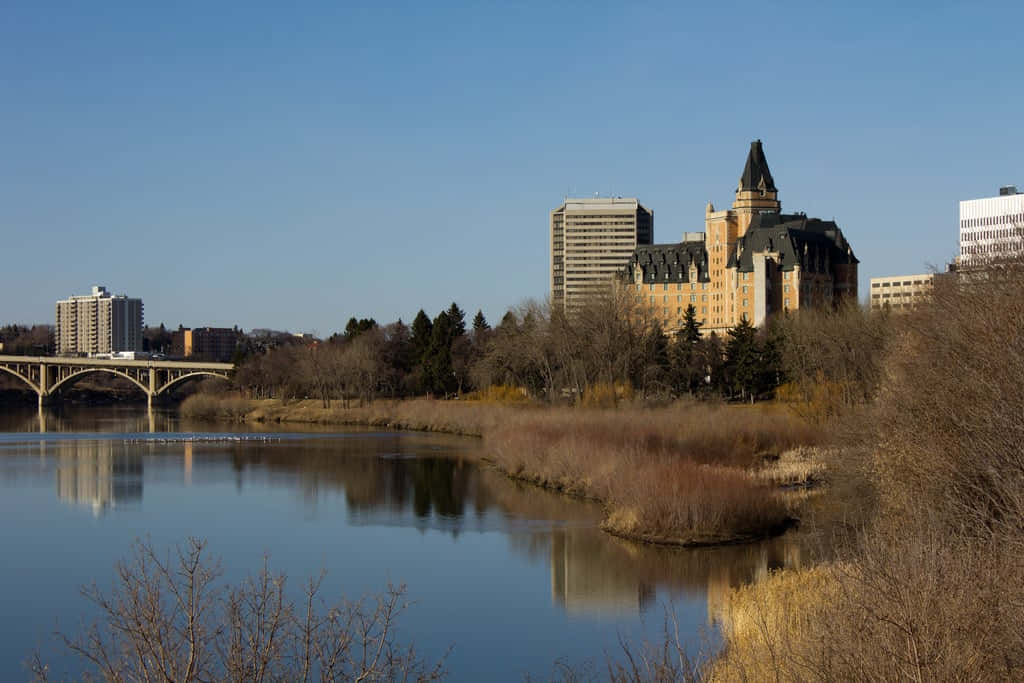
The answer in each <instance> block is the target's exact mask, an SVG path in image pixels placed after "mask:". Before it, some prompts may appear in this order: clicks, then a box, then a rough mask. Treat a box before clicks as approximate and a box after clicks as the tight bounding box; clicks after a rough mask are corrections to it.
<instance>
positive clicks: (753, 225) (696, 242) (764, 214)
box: [622, 140, 859, 335]
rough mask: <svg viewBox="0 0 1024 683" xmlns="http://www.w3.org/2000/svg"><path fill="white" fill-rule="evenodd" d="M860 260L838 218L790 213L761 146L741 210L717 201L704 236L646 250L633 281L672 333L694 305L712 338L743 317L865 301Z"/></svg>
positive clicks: (756, 319)
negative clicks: (860, 293)
mask: <svg viewBox="0 0 1024 683" xmlns="http://www.w3.org/2000/svg"><path fill="white" fill-rule="evenodd" d="M858 263H859V262H858V260H857V258H856V257H855V256H854V254H853V249H852V248H851V246H850V244H849V242H847V240H846V238H845V237H844V236H843V232H842V230H840V229H839V226H838V225H837V224H836V223H835V221H826V220H821V219H818V218H809V217H808V216H806V215H805V214H803V213H793V214H784V213H782V203H781V202H780V201H779V190H778V188H777V187H776V186H775V179H774V178H773V177H772V173H771V170H770V169H769V168H768V161H767V159H766V158H765V155H764V147H763V145H762V143H761V141H760V140H755V141H754V142H752V143H751V144H750V151H749V152H748V154H747V161H746V164H745V165H744V167H743V172H742V173H741V174H740V179H739V184H738V185H737V188H736V197H735V199H734V200H733V203H732V207H731V208H729V209H726V210H722V211H719V210H716V209H715V207H714V205H713V204H711V203H708V205H707V207H706V209H705V215H704V232H703V233H699V232H698V233H684V234H683V241H682V242H679V243H675V244H659V245H651V246H646V247H637V249H636V250H635V251H634V253H633V256H632V258H631V259H630V261H629V263H628V264H627V265H626V267H625V269H624V270H623V273H622V278H623V281H624V282H625V283H626V284H627V286H629V287H632V288H633V289H634V291H635V292H636V296H637V300H638V301H640V302H644V303H647V304H648V305H649V306H650V308H651V309H652V311H653V313H654V315H655V316H656V317H657V318H659V319H660V321H661V324H662V326H663V328H664V329H666V330H667V331H674V330H677V329H679V328H680V327H681V326H682V323H683V314H684V313H685V311H686V307H687V306H688V305H691V304H692V305H693V306H694V308H695V310H696V311H697V319H698V320H699V321H700V323H701V325H702V328H701V329H702V331H703V332H704V333H711V332H715V333H717V334H719V335H721V334H724V333H725V332H727V331H728V330H729V329H730V328H732V327H735V326H736V325H737V324H739V322H740V321H741V320H749V321H750V322H751V323H752V324H754V325H760V324H761V323H763V322H764V321H765V320H766V319H767V317H768V316H770V315H771V314H773V313H777V312H781V311H795V310H798V309H800V308H803V307H807V306H817V307H825V306H833V305H835V304H837V303H838V302H839V300H841V299H842V298H846V297H848V298H853V299H856V297H857V264H858Z"/></svg>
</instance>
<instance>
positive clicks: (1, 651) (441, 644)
mask: <svg viewBox="0 0 1024 683" xmlns="http://www.w3.org/2000/svg"><path fill="white" fill-rule="evenodd" d="M0 410H2V412H0V519H2V521H0V554H2V558H3V559H2V560H0V606H2V610H0V614H2V621H0V680H18V679H23V678H25V677H26V672H25V670H24V668H23V662H24V661H25V659H26V657H27V655H28V654H29V653H30V652H31V651H32V650H33V649H34V648H36V647H41V648H42V649H43V650H44V652H46V653H47V654H48V659H49V661H50V662H52V663H53V664H54V665H55V668H56V670H57V671H58V673H64V672H67V673H70V674H72V675H74V674H75V673H76V669H75V668H74V667H75V665H76V663H75V661H74V660H70V659H68V658H66V657H64V656H63V655H62V653H61V650H60V648H59V647H57V646H56V645H55V644H54V641H53V638H52V636H51V634H52V633H53V631H54V629H55V628H60V629H61V630H63V631H70V632H76V631H77V627H78V626H79V624H80V623H82V621H83V620H90V619H91V618H92V617H93V614H92V612H91V611H90V605H89V604H88V603H87V602H85V601H84V600H83V599H82V598H81V597H80V596H79V588H80V586H82V585H83V584H88V583H91V582H93V581H96V582H97V583H98V584H100V585H101V586H107V585H109V582H110V580H111V577H112V567H113V565H114V562H115V561H116V560H117V559H119V558H122V557H124V556H125V555H126V554H127V552H128V551H129V549H130V546H131V543H132V541H133V540H134V539H136V538H141V537H147V536H148V537H149V538H150V539H151V541H152V542H153V544H154V545H155V546H157V547H159V548H164V547H168V546H170V545H174V544H179V543H181V542H182V541H183V540H184V539H186V538H187V537H188V536H199V537H202V538H205V539H207V540H208V541H209V548H210V550H211V551H212V552H213V553H214V554H216V555H218V556H219V557H220V558H221V561H222V563H223V566H224V569H225V573H226V578H227V579H228V580H237V579H238V578H240V577H242V576H244V575H246V574H248V573H250V572H253V571H256V570H257V569H258V567H259V566H260V562H261V558H262V556H263V555H264V554H265V553H268V554H269V555H270V558H271V559H270V562H271V568H272V569H275V570H278V571H284V572H285V573H287V574H288V576H289V577H290V580H291V582H292V585H293V586H294V587H298V586H299V585H300V584H301V582H302V580H303V579H304V578H305V577H308V576H310V575H313V574H317V573H318V572H319V571H320V570H321V569H322V568H325V569H326V570H327V571H328V579H327V581H326V583H325V595H326V596H328V597H330V598H332V599H333V598H334V597H336V596H338V595H340V594H341V593H344V594H345V595H347V596H349V597H353V598H354V597H358V596H360V595H362V594H365V593H371V592H377V591H380V590H381V589H383V588H384V587H385V586H386V584H387V582H388V581H389V580H390V581H392V582H395V583H405V584H407V586H408V590H409V595H410V597H411V598H412V599H413V600H415V602H416V605H415V606H414V607H413V608H412V609H411V610H410V612H408V613H407V614H406V615H404V617H403V619H402V621H401V623H400V627H401V630H402V633H403V634H404V635H405V636H408V637H411V638H413V639H414V640H415V642H416V645H417V648H418V650H419V651H420V652H421V653H422V654H424V655H426V656H427V657H428V659H429V658H431V656H434V657H436V656H438V655H439V654H441V653H443V652H444V651H445V650H447V649H448V648H449V646H453V650H452V653H451V655H450V657H449V659H448V668H449V671H450V672H451V678H452V679H453V680H522V678H523V677H524V675H526V674H530V675H532V676H534V677H535V678H541V679H546V677H547V676H548V675H549V674H550V673H551V672H552V667H553V664H554V662H555V661H556V660H559V659H561V660H563V661H566V662H568V663H570V664H572V665H580V666H582V665H585V664H586V663H587V662H590V663H591V664H593V665H596V666H597V667H600V665H601V663H602V662H603V660H604V656H605V653H606V652H609V653H615V652H616V649H617V645H616V643H617V639H618V637H619V635H620V634H621V635H623V636H626V637H628V638H631V639H634V640H636V641H639V640H642V639H644V638H645V637H649V638H656V637H657V636H658V635H659V633H660V632H661V627H662V623H663V618H664V609H665V608H666V607H669V608H670V609H672V610H673V611H674V612H675V614H676V615H677V618H678V620H679V622H680V625H681V626H682V627H684V628H685V629H686V631H687V632H688V634H689V635H690V636H691V637H692V640H693V649H694V652H696V651H697V650H698V649H700V647H701V633H702V632H705V631H707V625H708V624H709V623H712V622H713V619H714V616H715V614H716V610H717V609H718V605H719V604H720V601H721V598H722V596H723V594H724V592H725V591H726V590H727V589H728V588H729V587H730V586H732V585H736V584H738V583H740V582H744V581H749V580H752V579H753V578H756V577H757V576H758V575H760V574H762V573H764V572H765V571H766V570H768V569H770V568H774V567H779V566H783V565H788V564H791V563H793V562H794V561H796V559H797V558H795V557H793V555H794V554H795V552H796V551H794V550H792V549H790V550H788V555H787V548H788V546H787V544H786V542H785V541H784V540H783V539H778V540H776V541H773V542H768V543H763V544H757V545H750V546H743V547H732V548H723V549H716V550H699V551H694V550H691V551H677V550H666V549H658V548H652V547H648V546H643V545H639V544H633V543H629V542H625V541H622V540H620V539H615V538H612V537H609V536H608V535H606V534H604V533H602V532H601V531H600V530H599V529H598V528H597V524H598V522H599V520H600V510H599V509H598V508H596V507H595V506H593V505H589V504H585V503H581V502H579V501H574V500H570V499H567V498H565V497H562V496H558V495H554V494H549V493H547V492H544V491H540V490H538V489H536V488H532V487H524V486H522V485H517V484H515V483H513V482H511V481H509V480H507V479H506V478H504V477H502V476H501V475H499V474H497V473H495V472H493V471H492V470H490V469H488V468H486V467H483V466H478V465H476V464H475V462H476V459H475V456H476V455H477V453H478V451H479V449H480V448H482V443H481V442H480V441H479V440H476V439H465V438H456V437H447V436H439V435H424V434H415V433H405V432H379V431H369V430H363V431H359V430H346V431H344V432H341V433H339V432H312V431H310V432H304V433H294V432H288V433H284V432H261V433H262V434H265V435H266V436H267V437H268V439H269V440H267V441H262V440H252V439H248V440H242V441H227V440H221V441H210V442H202V441H200V442H192V443H184V442H181V441H173V440H171V439H173V438H174V437H169V436H168V432H169V433H172V434H192V433H195V434H196V435H197V436H209V435H217V434H227V433H229V432H237V431H239V427H237V426H227V425H225V426H211V425H209V424H207V423H204V424H194V425H193V424H186V423H181V422H179V421H178V420H177V419H176V418H175V417H174V416H171V415H160V414H157V415H155V416H153V417H148V416H147V415H146V414H145V412H144V409H143V412H141V413H140V412H138V411H135V410H127V411H126V410H116V409H111V408H102V409H100V408H93V409H78V410H77V411H71V410H65V411H64V412H62V413H47V414H46V415H45V416H43V417H42V418H40V416H38V415H37V414H36V413H35V411H34V410H30V411H28V412H20V411H15V410H11V409H10V408H8V409H6V410H4V409H0ZM598 670H600V669H599V668H598Z"/></svg>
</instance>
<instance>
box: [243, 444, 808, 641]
mask: <svg viewBox="0 0 1024 683" xmlns="http://www.w3.org/2000/svg"><path fill="white" fill-rule="evenodd" d="M474 447H475V444H474ZM466 448H467V446H466V440H464V439H455V438H450V439H449V438H446V437H439V436H433V435H430V436H417V435H391V434H377V435H367V436H366V438H358V439H345V440H340V441H330V442H323V443H316V442H313V443H306V444H303V446H302V447H294V448H292V447H289V446H288V445H282V444H251V445H247V444H242V445H240V446H238V447H236V448H233V450H232V462H233V466H234V467H235V468H236V470H237V471H238V472H247V471H252V470H258V469H261V468H262V469H265V470H270V471H273V472H277V473H279V474H281V475H284V474H288V475H290V476H294V477H296V483H297V486H298V487H299V488H300V490H301V491H302V492H303V496H304V499H305V500H306V502H307V504H310V505H313V504H315V501H316V499H317V498H318V497H320V496H325V495H328V494H330V493H331V492H340V493H343V494H344V496H345V504H346V508H347V510H348V511H349V520H348V521H349V523H350V524H354V525H406V526H415V527H418V528H430V529H435V530H441V531H445V532H448V533H450V534H451V535H452V536H453V537H457V536H458V535H459V534H461V533H464V532H467V531H478V532H487V531H496V530H497V531H504V532H506V533H507V534H508V535H507V539H508V544H509V547H510V548H511V549H512V551H513V552H515V553H517V554H519V555H522V556H525V557H527V558H530V559H531V560H533V561H535V562H542V563H544V564H546V565H547V566H549V567H550V576H551V586H550V589H551V598H552V602H553V603H555V604H557V605H559V606H561V607H562V608H564V609H565V610H566V611H568V612H571V613H584V614H639V613H643V612H646V611H648V610H650V609H651V608H652V607H656V606H657V600H656V597H655V596H656V595H657V589H658V588H665V589H668V590H670V591H672V592H674V593H675V594H677V595H681V596H685V597H689V598H699V597H702V596H705V595H706V596H707V597H708V617H709V620H711V621H714V620H716V619H717V617H718V616H719V614H720V612H721V609H722V608H723V606H724V599H725V596H726V594H727V593H728V591H729V590H730V589H731V588H733V587H736V586H739V585H742V584H744V583H749V582H751V581H754V580H757V579H759V578H761V577H763V576H764V575H766V574H767V573H768V572H769V571H771V570H773V569H779V568H782V567H792V566H799V564H800V562H801V553H800V548H799V546H798V545H797V544H796V543H793V542H791V541H790V540H789V539H788V538H786V537H782V538H778V539H773V540H769V541H765V542H762V543H756V544H747V545H739V546H727V547H722V548H702V549H673V548H665V547H659V546H653V545H648V544H641V543H634V542H631V541H627V540H624V539H619V538H615V537H612V536H609V535H608V534H606V533H604V532H602V531H601V530H600V529H599V528H598V526H597V525H598V523H599V521H600V519H601V517H602V513H601V510H600V508H599V507H598V506H597V505H594V504H591V503H586V502H581V501H578V500H575V499H571V498H568V497H566V496H562V495H558V494H554V493H550V492H547V491H543V490H540V489H537V488H535V487H532V486H528V485H523V484H519V483H517V482H513V481H510V480H509V479H508V478H506V477H504V476H503V475H501V474H500V473H498V472H496V471H494V470H493V469H490V468H488V467H486V466H480V465H478V464H477V461H476V459H475V458H473V457H471V456H470V453H469V452H468V451H467V450H466Z"/></svg>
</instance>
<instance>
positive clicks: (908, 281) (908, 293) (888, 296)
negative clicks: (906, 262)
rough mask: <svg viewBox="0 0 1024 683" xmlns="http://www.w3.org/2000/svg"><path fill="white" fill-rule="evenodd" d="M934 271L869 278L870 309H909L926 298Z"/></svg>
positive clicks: (930, 291) (932, 281)
mask: <svg viewBox="0 0 1024 683" xmlns="http://www.w3.org/2000/svg"><path fill="white" fill-rule="evenodd" d="M934 280H935V274H934V273H922V274H918V275H890V276H888V277H873V278H871V310H873V311H880V310H884V309H888V310H893V311H902V310H909V309H911V308H914V307H915V306H917V305H919V304H921V303H922V302H925V301H927V300H928V298H929V297H930V296H931V293H932V286H933V284H934Z"/></svg>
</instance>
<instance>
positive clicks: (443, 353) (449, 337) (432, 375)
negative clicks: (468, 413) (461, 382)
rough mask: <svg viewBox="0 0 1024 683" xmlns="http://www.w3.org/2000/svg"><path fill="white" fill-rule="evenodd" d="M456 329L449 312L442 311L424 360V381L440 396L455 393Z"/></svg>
mask: <svg viewBox="0 0 1024 683" xmlns="http://www.w3.org/2000/svg"><path fill="white" fill-rule="evenodd" d="M454 330H455V327H454V325H453V324H452V319H451V317H450V316H449V315H448V313H447V311H441V312H440V313H438V314H437V317H436V318H434V323H433V329H432V330H431V334H430V345H429V346H428V347H427V352H426V355H425V356H424V360H423V370H424V379H425V382H426V386H427V389H428V390H429V391H432V392H434V393H438V394H448V393H451V392H453V391H455V385H456V381H455V377H454V370H453V368H452V341H453V340H454V338H455V336H456V335H455V334H454Z"/></svg>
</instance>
